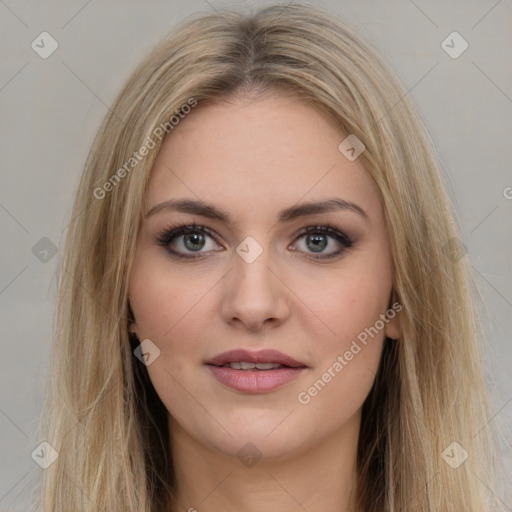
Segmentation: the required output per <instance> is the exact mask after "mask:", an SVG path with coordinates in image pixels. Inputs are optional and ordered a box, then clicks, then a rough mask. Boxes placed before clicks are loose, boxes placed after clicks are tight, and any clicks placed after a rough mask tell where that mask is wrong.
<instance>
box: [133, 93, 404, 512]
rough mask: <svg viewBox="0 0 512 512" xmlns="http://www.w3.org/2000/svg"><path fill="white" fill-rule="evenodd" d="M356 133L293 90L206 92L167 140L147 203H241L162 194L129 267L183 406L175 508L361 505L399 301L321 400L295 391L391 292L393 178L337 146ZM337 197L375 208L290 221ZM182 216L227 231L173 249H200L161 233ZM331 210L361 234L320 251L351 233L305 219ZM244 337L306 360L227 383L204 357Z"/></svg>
mask: <svg viewBox="0 0 512 512" xmlns="http://www.w3.org/2000/svg"><path fill="white" fill-rule="evenodd" d="M345 137H346V134H343V133H342V132H341V130H340V129H339V127H337V126H336V125H335V124H333V122H332V121H331V120H330V119H329V118H328V117H327V116H326V115H325V114H323V113H322V112H320V111H318V110H316V109H314V108H313V107H311V106H310V105H308V104H306V103H303V102H301V101H300V100H299V99H297V98H294V97H293V96H290V95H287V96H283V95H272V96H265V97H263V98H262V97H259V98H254V97H247V96H237V97H235V98H230V99H229V101H223V102H217V103H215V104H210V105H206V106H201V105H199V106H198V107H197V108H196V109H195V110H194V111H193V112H192V113H191V114H189V115H188V116H187V118H186V119H184V120H182V121H181V123H180V125H179V126H177V127H176V129H175V130H173V132H172V133H171V134H170V136H169V137H168V138H167V139H166V140H165V141H164V143H163V145H162V147H161V149H160V152H159V154H158V156H157V159H156V161H155V164H154V167H153V169H152V173H151V177H150V182H149V188H148V194H147V198H146V199H147V205H148V211H149V210H150V209H151V208H152V207H154V206H155V205H157V204H159V203H161V202H163V201H166V200H168V199H176V198H188V199H192V200H201V201H204V202H207V203H211V204H213V205H214V206H216V207H218V208H220V209H222V210H225V211H226V212H227V213H228V214H229V216H230V218H231V220H230V221H229V222H223V221H220V220H215V219H209V218H206V217H204V216H202V215H197V214H192V213H183V212H177V211H175V210H172V209H161V210H160V211H158V212H157V213H155V214H154V215H151V216H149V217H148V218H147V219H146V220H145V221H144V223H143V225H142V227H141V230H140V232H139V237H138V240H137V248H136V254H135V259H134V261H133V266H132V269H131V273H130V280H129V296H130V303H131V306H132V309H133V312H134V315H135V319H136V323H135V324H133V326H132V330H133V331H134V332H136V333H137V335H138V336H139V339H140V340H144V339H150V340H151V341H152V342H153V343H154V344H155V345H156V346H157V347H158V348H159V350H160V355H159V357H157V358H156V359H155V360H154V362H152V363H151V364H150V365H148V367H147V369H148V372H149V375H150V378H151V381H152V383H153V385H154V387H155V389H156V391H157V393H158V395H159V396H160V398H161V400H162V401H163V403H164V404H165V406H166V408H167V410H168V412H169V422H170V432H171V439H170V442H171V447H172V454H173V460H174V466H175V470H176V473H177V478H178V494H177V502H178V503H179V506H178V505H177V506H176V508H175V509H176V510H190V509H192V510H194V508H195V509H197V510H207V511H215V512H216V511H219V512H220V511H226V510H237V511H258V512H261V511H266V510H268V511H270V510H272V511H275V510H279V511H280V512H288V511H290V512H291V511H299V510H302V511H303V510H304V509H306V510H308V512H314V511H320V510H322V511H323V512H325V511H334V510H336V511H340V510H342V511H355V510H356V508H355V498H356V495H355V485H354V484H355V475H356V473H355V462H356V453H357V452H356V450H357V441H358V435H359V427H360V419H361V407H362V404H363V402H364V400H365V398H366V396H367V395H368V393H369V392H370V389H371V386H372V384H373V381H374V377H375V374H376V372H377V368H378V363H379V359H380V355H381V352H382V345H383V340H384V335H386V336H389V337H391V338H394V339H397V338H399V334H400V328H399V320H398V318H399V317H398V315H397V316H395V318H394V319H393V320H391V321H389V323H387V324H386V325H385V328H384V329H382V330H380V331H379V333H378V335H376V336H374V337H373V338H369V342H368V344H367V345H366V346H364V348H363V349H362V350H361V351H360V352H359V353H358V354H357V355H355V356H354V358H353V359H352V360H351V361H349V362H348V364H347V365H346V366H344V368H343V370H342V371H341V372H338V373H336V372H334V373H335V375H336V376H335V377H333V378H332V379H331V381H330V382H329V383H328V384H327V385H326V386H325V387H324V388H323V389H322V390H321V391H320V392H319V393H318V394H317V395H316V396H314V397H313V398H311V400H310V402H309V403H308V404H301V403H299V401H298V398H297V397H298V394H299V393H300V392H304V391H307V390H308V388H310V387H311V386H312V385H313V383H314V382H315V381H316V380H318V379H320V378H321V377H322V374H324V373H325V372H326V371H327V370H328V368H330V367H332V365H333V363H334V362H335V361H336V360H337V358H338V356H340V355H343V354H344V353H345V352H346V351H347V350H349V348H350V346H351V343H352V342H353V340H355V339H356V338H357V335H358V334H359V333H361V332H362V331H364V329H365V328H368V327H370V326H373V325H374V324H375V322H376V321H377V320H378V319H379V316H380V315H381V314H384V313H385V312H386V310H388V308H389V306H390V297H391V291H392V274H391V259H390V253H389V248H388V239H387V231H386V226H385V222H384V216H383V210H382V204H381V198H380V193H379V190H378V187H377V186H376V184H375V182H374V181H373V179H372V178H371V176H370V175H369V173H368V172H367V171H366V170H365V168H364V166H363V163H362V162H361V159H360V158H358V159H356V160H355V161H349V160H348V159H347V158H346V157H345V156H344V155H343V154H342V153H341V152H340V151H339V150H338V146H339V144H340V142H341V141H342V140H343V139H344V138H345ZM334 197H337V198H342V199H344V200H346V201H351V202H353V203H356V204H357V205H358V206H360V207H361V208H362V209H364V211H365V212H366V214H367V218H365V217H364V216H362V215H360V214H359V213H357V212H354V211H352V210H348V209H345V210H336V211H332V212H324V213H316V214H313V215H309V216H304V217H299V218H296V219H293V220H291V221H286V222H278V221H277V214H278V212H279V211H281V210H282V209H285V208H288V207H291V206H294V205H296V204H297V203H302V202H310V201H322V200H326V199H330V198H334ZM179 222H184V223H187V224H192V223H196V224H199V225H204V226H206V227H208V228H209V229H210V231H211V232H213V234H215V236H216V237H217V240H215V239H214V238H212V237H210V236H209V235H204V243H203V238H200V239H199V242H198V241H197V239H193V240H192V242H189V245H185V239H186V238H187V235H185V236H184V235H179V236H178V237H176V238H175V239H174V241H173V242H171V245H172V248H174V249H175V250H177V251H179V252H182V253H185V254H187V255H192V256H194V255H196V256H197V255H198V254H199V257H197V258H196V259H190V260H187V259H177V258H173V257H172V256H171V255H170V254H169V252H168V251H167V249H166V248H165V247H163V246H162V245H159V244H158V241H157V239H158V234H159V232H160V231H162V230H165V229H166V228H168V227H174V226H175V225H176V224H177V223H179ZM326 223H329V224H331V225H333V226H334V227H335V228H336V229H338V230H340V231H342V232H344V233H346V234H347V235H348V236H350V237H351V238H352V239H353V240H354V243H353V246H352V247H351V248H348V249H345V251H344V252H343V253H342V254H341V255H338V256H336V257H334V258H332V259H323V260H316V259H314V258H315V256H324V255H326V254H331V253H334V252H336V251H337V250H338V249H343V246H342V245H341V244H340V243H339V242H337V241H336V239H335V238H333V237H331V236H330V235H322V234H319V235H320V237H321V241H322V242H327V245H326V246H325V247H324V248H323V249H321V250H320V252H315V245H314V243H311V242H308V240H307V235H305V236H302V237H301V238H298V239H297V236H296V234H297V232H299V231H300V230H301V229H303V228H305V227H307V226H322V225H325V224H326ZM198 235H199V237H201V236H202V235H201V233H198ZM247 236H251V237H253V238H254V239H255V240H256V241H257V242H258V244H259V245H260V246H261V248H262V250H263V252H262V254H261V255H260V256H259V257H258V258H257V259H256V260H255V261H253V262H252V263H247V262H246V261H245V260H244V259H242V258H241V257H240V256H239V255H238V254H237V252H236V248H237V246H238V245H239V244H240V243H241V242H242V241H243V240H244V239H245V238H246V237H247ZM317 236H318V234H317ZM201 243H203V245H202V246H201ZM194 244H198V245H194ZM194 247H196V249H195V250H194ZM233 348H246V349H248V350H250V351H255V350H258V349H261V348H274V349H277V350H280V351H281V352H284V353H285V354H289V355H290V356H292V357H293V358H295V359H296V360H298V361H300V362H302V363H304V364H306V365H307V367H308V368H307V369H306V370H305V371H303V372H302V374H301V375H300V376H298V377H297V378H296V379H295V380H293V381H291V382H289V383H287V384H285V385H283V386H281V387H279V388H277V389H275V390H272V391H270V392H266V393H261V394H253V395H249V394H247V393H243V392H239V391H235V390H233V389H230V388H227V387H225V386H223V385H222V384H221V383H219V382H218V381H217V380H216V379H215V378H214V377H213V376H212V374H211V372H210V370H209V368H208V367H207V366H205V364H204V363H205V361H206V360H208V359H209V358H211V357H213V356H215V355H217V354H219V353H221V352H224V351H227V350H231V349H233ZM248 442H251V443H252V444H253V445H254V446H256V447H257V450H258V453H259V454H261V458H260V459H259V460H258V461H257V463H256V464H255V465H253V466H251V467H249V466H246V465H245V464H243V463H242V462H241V461H240V460H239V458H238V457H237V452H238V451H239V450H240V449H241V448H242V447H243V446H244V445H246V444H247V443H248ZM253 450H254V449H253Z"/></svg>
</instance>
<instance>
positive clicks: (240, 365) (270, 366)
mask: <svg viewBox="0 0 512 512" xmlns="http://www.w3.org/2000/svg"><path fill="white" fill-rule="evenodd" d="M225 366H229V367H230V368H233V370H253V369H254V368H257V369H258V370H274V369H276V368H281V367H282V365H281V364H279V363H249V362H247V361H237V362H233V363H229V365H225Z"/></svg>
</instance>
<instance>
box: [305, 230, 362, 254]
mask: <svg viewBox="0 0 512 512" xmlns="http://www.w3.org/2000/svg"><path fill="white" fill-rule="evenodd" d="M332 239H334V240H335V242H334V243H331V242H330V240H332ZM296 240H301V241H302V240H303V241H304V245H305V246H306V250H305V251H304V252H309V250H311V251H312V252H313V253H314V254H322V255H321V256H313V258H314V259H328V258H334V257H336V256H339V255H341V254H342V253H343V252H345V250H346V249H349V248H350V247H352V246H353V244H354V241H353V240H352V239H351V238H350V237H349V236H347V235H346V234H345V233H343V232H342V231H339V230H338V229H336V228H334V227H332V226H329V225H327V226H308V227H307V228H305V229H304V230H302V231H301V232H300V233H298V236H297V238H296ZM296 245H297V244H296ZM333 245H334V246H335V247H336V245H338V247H341V248H339V249H338V250H337V251H335V252H330V253H325V251H324V249H325V248H326V247H330V246H333Z"/></svg>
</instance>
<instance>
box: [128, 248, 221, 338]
mask: <svg viewBox="0 0 512 512" xmlns="http://www.w3.org/2000/svg"><path fill="white" fill-rule="evenodd" d="M157 251H158V249H157V250H154V249H152V250H147V251H146V252H145V253H144V252H141V254H140V255H138V256H136V258H135V261H134V265H133V268H132V273H131V277H130V303H131V305H132V309H133V312H134V314H135V318H136V321H137V329H138V334H139V338H141V339H142V336H143V337H144V338H149V339H152V340H154V341H155V342H156V343H157V344H167V343H168V341H169V340H171V339H174V338H175V337H176V333H177V332H179V331H180V330H182V329H184V326H185V325H186V327H187V328H189V327H192V328H194V327H195V326H196V323H195V322H191V321H190V319H191V318H195V317H196V316H197V311H198V310H199V309H200V308H201V306H202V304H204V298H205V296H206V295H207V293H208V290H210V289H211V288H212V286H213V285H214V284H215V281H214V279H212V278H209V277H208V275H207V274H202V275H188V274H184V272H183V271H182V272H181V273H178V272H177V271H176V270H175V269H176V266H173V265H170V264H169V261H166V258H165V256H162V254H160V253H159V252H157Z"/></svg>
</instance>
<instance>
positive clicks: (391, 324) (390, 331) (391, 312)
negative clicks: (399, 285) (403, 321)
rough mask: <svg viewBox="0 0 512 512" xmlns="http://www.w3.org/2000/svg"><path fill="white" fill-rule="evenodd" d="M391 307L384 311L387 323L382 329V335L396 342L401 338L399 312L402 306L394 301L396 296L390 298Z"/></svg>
mask: <svg viewBox="0 0 512 512" xmlns="http://www.w3.org/2000/svg"><path fill="white" fill-rule="evenodd" d="M392 297H393V298H392V301H391V305H390V306H389V308H388V310H387V311H386V316H387V318H388V319H389V321H388V322H387V323H386V327H385V328H384V333H385V335H386V337H387V338H391V339H392V340H398V339H400V338H401V337H402V328H401V326H400V311H402V309H403V306H402V304H400V302H399V301H398V300H397V299H396V295H395V294H393V296H392Z"/></svg>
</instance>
